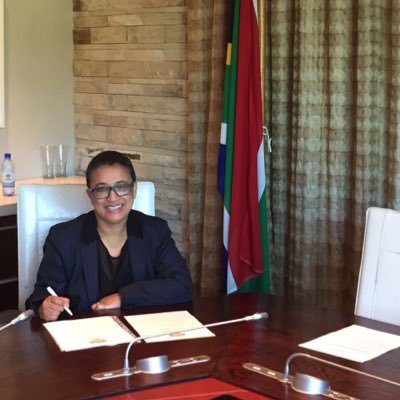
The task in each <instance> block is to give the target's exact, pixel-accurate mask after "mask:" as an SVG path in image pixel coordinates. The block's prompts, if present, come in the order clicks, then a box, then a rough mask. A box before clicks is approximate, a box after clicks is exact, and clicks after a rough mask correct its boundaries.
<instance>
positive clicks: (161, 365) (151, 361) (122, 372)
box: [92, 355, 210, 381]
mask: <svg viewBox="0 0 400 400" xmlns="http://www.w3.org/2000/svg"><path fill="white" fill-rule="evenodd" d="M207 361H210V357H209V356H196V357H188V358H181V359H178V360H172V361H168V357H167V356H165V355H163V356H156V357H150V358H142V359H140V360H137V361H136V364H135V366H134V367H131V368H128V369H124V368H121V369H116V370H114V371H109V372H100V373H97V374H93V375H92V379H94V380H96V381H103V380H105V379H113V378H121V377H123V376H131V375H134V374H142V373H143V374H160V373H163V372H166V371H168V370H170V369H171V368H176V367H185V366H186V365H193V364H199V363H203V362H207Z"/></svg>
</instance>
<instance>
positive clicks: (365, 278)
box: [354, 207, 400, 325]
mask: <svg viewBox="0 0 400 400" xmlns="http://www.w3.org/2000/svg"><path fill="white" fill-rule="evenodd" d="M354 313H355V314H356V315H359V316H362V317H367V318H371V319H375V320H378V321H383V322H388V323H391V324H396V325H400V211H394V210H389V209H384V208H377V207H372V208H369V209H368V211H367V217H366V225H365V233H364V244H363V250H362V258H361V267H360V275H359V279H358V289H357V298H356V306H355V312H354Z"/></svg>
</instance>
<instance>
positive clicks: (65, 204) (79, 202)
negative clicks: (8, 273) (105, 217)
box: [17, 182, 155, 311]
mask: <svg viewBox="0 0 400 400" xmlns="http://www.w3.org/2000/svg"><path fill="white" fill-rule="evenodd" d="M154 200H155V189H154V184H153V183H152V182H138V187H137V195H136V199H135V202H134V203H133V206H132V208H133V209H134V210H138V211H142V212H144V213H145V214H148V215H154V213H155V207H154ZM92 209H93V207H92V205H91V203H90V200H89V198H88V196H87V194H86V186H85V185H79V184H78V185H75V184H67V185H59V184H43V185H42V184H26V185H20V186H19V187H18V201H17V229H18V308H19V309H20V310H21V311H22V310H24V309H25V306H24V304H25V300H26V299H27V298H28V296H29V295H30V294H31V293H32V291H33V286H34V284H35V282H36V275H37V271H38V268H39V264H40V260H41V259H42V257H43V244H44V241H45V239H46V237H47V234H48V232H49V229H50V227H51V226H53V225H55V224H57V223H59V222H63V221H67V220H70V219H73V218H75V217H77V216H78V215H80V214H83V213H86V212H88V211H90V210H92Z"/></svg>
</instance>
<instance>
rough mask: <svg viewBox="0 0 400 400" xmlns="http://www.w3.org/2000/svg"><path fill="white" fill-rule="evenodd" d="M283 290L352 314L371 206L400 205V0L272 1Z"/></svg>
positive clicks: (270, 114)
mask: <svg viewBox="0 0 400 400" xmlns="http://www.w3.org/2000/svg"><path fill="white" fill-rule="evenodd" d="M266 19H267V43H266V50H267V51H266V57H267V60H268V61H267V67H268V71H267V77H268V78H267V89H266V91H267V98H268V105H267V107H266V117H267V121H268V125H269V128H270V132H271V134H272V138H273V141H272V147H273V152H272V155H271V156H270V158H269V162H270V196H271V214H272V227H273V228H272V229H273V235H272V241H273V254H272V261H273V265H272V273H273V283H274V292H275V293H281V294H288V295H289V296H290V297H292V298H294V299H296V300H298V301H304V302H308V303H316V304H320V305H324V306H327V307H332V308H335V307H336V308H339V307H342V308H348V309H350V310H351V309H353V307H354V299H355V294H356V287H357V279H358V270H359V265H360V255H361V248H362V241H363V230H364V220H365V212H366V209H367V208H368V207H370V206H380V207H390V208H397V209H400V143H399V142H400V140H399V139H400V124H399V110H400V29H399V27H400V2H396V1H385V0H370V1H368V0H358V1H356V0H354V1H350V0H347V1H346V0H342V1H320V0H271V1H270V2H268V4H267V10H266Z"/></svg>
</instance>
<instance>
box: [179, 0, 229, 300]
mask: <svg viewBox="0 0 400 400" xmlns="http://www.w3.org/2000/svg"><path fill="white" fill-rule="evenodd" d="M187 9H188V15H187V26H188V30H187V32H188V104H189V109H188V132H189V133H188V141H187V152H188V192H187V193H188V197H187V210H186V211H187V220H188V224H187V227H188V229H187V232H186V237H187V238H188V249H189V254H188V261H189V265H190V268H191V272H192V277H193V280H194V284H195V287H196V291H197V294H198V295H200V296H208V295H215V294H217V293H220V292H221V288H222V282H221V279H222V271H221V251H222V222H221V221H222V201H221V198H220V196H219V194H218V192H217V188H216V179H217V175H216V170H217V162H218V147H219V138H220V123H221V110H222V109H221V107H222V88H223V77H224V68H225V53H226V52H225V48H226V43H227V41H228V33H229V27H230V22H229V21H230V15H231V4H230V1H228V0H189V1H187Z"/></svg>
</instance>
